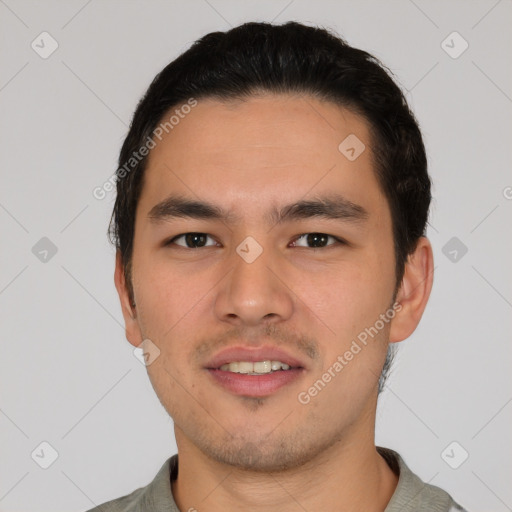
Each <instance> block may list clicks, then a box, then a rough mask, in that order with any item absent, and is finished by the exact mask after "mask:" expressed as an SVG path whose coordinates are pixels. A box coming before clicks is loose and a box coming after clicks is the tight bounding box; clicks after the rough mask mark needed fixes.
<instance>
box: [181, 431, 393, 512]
mask: <svg viewBox="0 0 512 512" xmlns="http://www.w3.org/2000/svg"><path fill="white" fill-rule="evenodd" d="M374 425H375V423H374V422H373V423H372V428H371V429H370V430H371V432H361V429H360V426H358V427H359V429H355V430H356V433H357V437H356V438H353V437H352V436H347V437H344V438H343V439H340V440H338V441H337V442H335V443H334V444H333V445H332V446H331V447H330V448H329V449H328V450H325V451H324V452H322V453H321V454H319V455H318V456H317V457H315V458H314V459H312V460H310V461H309V462H307V463H306V464H304V465H302V466H300V467H297V468H293V469H289V470H285V471H280V472H274V473H262V472H255V471H250V470H244V469H239V468H234V467H232V466H228V465H225V464H223V463H219V462H218V461H216V460H213V459H211V458H210V457H208V456H207V455H205V454H204V453H203V452H201V451H200V450H199V449H198V448H197V447H196V446H195V445H193V444H192V443H190V442H189V441H188V439H187V438H186V437H185V436H184V434H183V432H182V431H181V430H180V429H179V428H178V427H175V430H176V440H177V443H178V453H179V469H178V478H177V480H176V481H174V482H173V483H172V490H173V496H174V499H175V501H176V504H177V505H178V507H179V509H180V510H184V511H188V510H194V509H195V510H199V511H200V510H208V511H209V512H220V511H222V512H226V511H231V510H233V511H235V510H240V509H243V510H247V511H250V512H260V511H267V510H269V509H272V510H280V511H282V512H289V511H290V512H291V511H292V510H293V511H296V510H299V509H301V508H302V509H303V510H322V509H323V510H343V511H344V512H355V511H360V510H366V511H368V512H383V511H384V510H385V508H386V506H387V504H388V503H389V501H390V499H391V497H392V495H393V492H394V490H395V488H396V486H397V483H398V477H397V476H396V475H395V474H394V473H393V471H392V470H391V468H390V467H389V466H388V465H387V463H386V461H385V460H384V459H383V458H382V456H381V455H380V454H379V453H378V452H377V450H376V447H375V443H374ZM362 434H363V435H362ZM347 438H348V439H349V441H347Z"/></svg>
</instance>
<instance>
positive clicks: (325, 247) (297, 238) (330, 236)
mask: <svg viewBox="0 0 512 512" xmlns="http://www.w3.org/2000/svg"><path fill="white" fill-rule="evenodd" d="M186 235H205V236H207V237H209V238H212V239H213V237H211V236H210V235H208V233H201V232H198V231H190V232H188V233H181V234H180V235H176V236H175V237H173V238H171V239H170V240H167V241H166V242H164V247H169V246H171V245H173V244H175V241H176V240H178V239H179V238H182V237H184V236H186ZM307 235H322V236H326V237H328V238H332V239H333V240H335V242H336V243H333V244H328V245H326V246H323V247H302V246H299V247H302V248H303V249H327V248H329V247H333V246H336V245H348V243H347V242H346V241H345V240H343V239H342V238H339V237H337V236H334V235H329V234H327V233H320V232H317V231H311V232H309V233H303V234H301V235H298V236H296V237H295V238H294V239H293V242H296V241H297V240H300V239H301V238H304V237H305V236H307ZM175 245H177V244H175ZM177 247H179V248H180V249H185V250H197V249H204V248H205V247H184V246H182V245H177ZM206 247H214V246H211V245H209V246H206Z"/></svg>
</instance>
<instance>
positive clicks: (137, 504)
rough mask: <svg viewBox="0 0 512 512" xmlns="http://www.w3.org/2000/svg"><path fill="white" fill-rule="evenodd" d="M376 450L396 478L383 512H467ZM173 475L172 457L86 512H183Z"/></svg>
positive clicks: (387, 453) (175, 458)
mask: <svg viewBox="0 0 512 512" xmlns="http://www.w3.org/2000/svg"><path fill="white" fill-rule="evenodd" d="M377 450H378V452H379V453H380V454H381V455H382V456H383V457H384V459H385V460H386V462H387V463H388V465H389V467H390V468H391V469H392V470H393V471H394V472H395V474H398V475H399V478H398V485H397V487H396V489H395V492H394V493H393V496H392V497H391V500H390V502H389V503H388V506H387V507H386V509H385V510H384V512H457V511H458V512H460V511H463V512H467V511H465V509H463V508H462V507H461V506H460V505H458V504H457V503H456V502H455V501H454V500H453V499H452V498H451V496H450V495H449V494H448V493H446V492H445V491H443V490H442V489H440V488H439V487H436V486H434V485H430V484H426V483H424V482H422V481H421V480H420V478H418V477H417V476H416V475H415V474H414V473H413V472H412V471H411V470H410V469H409V468H408V467H407V465H406V464H405V462H404V461H403V459H402V457H400V455H399V454H398V453H397V452H395V451H394V450H391V449H389V448H382V447H380V446H378V447H377ZM177 475H178V456H177V455H173V456H172V457H169V458H168V459H167V460H166V461H165V462H164V464H163V466H162V467H161V468H160V470H159V471H158V473H157V475H156V476H155V478H154V479H153V480H152V481H151V482H150V483H149V484H148V485H146V486H145V487H141V488H139V489H137V490H135V491H133V492H132V493H131V494H128V495H127V496H123V497H121V498H117V499H115V500H112V501H108V502H106V503H104V504H103V505H99V506H97V507H95V508H93V509H90V510H89V511H87V512H187V511H180V509H179V508H178V506H177V505H176V503H175V501H174V498H173V495H172V489H171V480H175V479H176V477H177Z"/></svg>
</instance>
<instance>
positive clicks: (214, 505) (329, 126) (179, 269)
mask: <svg viewBox="0 0 512 512" xmlns="http://www.w3.org/2000/svg"><path fill="white" fill-rule="evenodd" d="M430 199H431V195H430V179H429V176H428V173H427V164H426V155H425V149H424V146H423V142H422V137H421V133H420V130H419V128H418V125H417V122H416V121H415V118H414V116H413V114H412V113H411V112H410V110H409V108H408V106H407V103H406V101H405V99H404V97H403V95H402V93H401V91H400V89H399V88H398V87H397V86H396V84H395V83H394V82H393V80H392V79H391V78H390V76H389V75H388V73H387V72H386V71H385V70H384V68H383V66H382V65H381V64H380V63H379V62H378V61H377V60H376V59H375V58H374V57H372V56H370V55H369V54H367V53H365V52H363V51H361V50H358V49H354V48H351V47H350V46H348V45H347V44H346V43H345V42H344V41H343V40H341V39H339V38H338V37H336V36H335V35H333V34H330V33H329V32H327V31H325V30H322V29H318V28H312V27H306V26H304V25H301V24H298V23H287V24H285V25H281V26H275V25H271V24H263V23H248V24H245V25H242V26H240V27H237V28H234V29H232V30H230V31H229V32H226V33H220V32H217V33H212V34H208V35H206V36H205V37H203V38H202V39H201V40H199V41H198V42H196V43H195V44H194V45H193V46H192V47H191V48H190V49H189V50H188V51H186V52H185V53H184V54H183V55H181V56H180V57H179V58H177V59H176V60H175V61H173V62H172V63H170V64H169V65H168V66H167V67H166V68H165V69H164V70H163V71H162V72H161V73H160V74H158V75H157V77H156V78H155V80H154V81H153V83H152V84H151V86H150V87H149V89H148V91H147V93H146V95H145V96H144V98H143V99H142V101H141V102H140V104H139V105H138V107H137V110H136V112H135V114H134V118H133V122H132V125H131V128H130V131H129V133H128V135H127V137H126V140H125V142H124V144H123V147H122V150H121V154H120V160H119V169H118V171H117V200H116V203H115V206H114V212H113V217H112V222H111V235H112V239H113V241H114V243H115V244H116V247H117V259H116V271H115V284H116V288H117V290H118V293H119V297H120V300H121V306H122V311H123V316H124V320H125V323H126V336H127V339H128V341H129V342H130V343H131V344H133V345H134V346H142V347H143V349H144V351H145V357H146V364H147V370H148V374H149V377H150V380H151V382H152V385H153V387H154V389H155V391H156V393H157V395H158V397H159V399H160V401H161V403H162V405H163V406H164V407H165V409H166V410H167V412H168V413H169V414H170V416H171V417H172V418H173V420H174V427H175V436H176V443H177V447H178V455H175V456H173V457H170V458H169V459H168V460H167V461H166V462H165V463H164V465H163V466H162V468H161V470H160V471H159V473H158V474H157V476H156V477H155V479H154V480H153V481H152V482H151V483H150V484H149V485H148V486H146V487H144V488H140V489H138V490H136V491H134V492H133V493H132V494H130V495H128V496H125V497H123V498H119V499H117V500H114V501H111V502H109V503H107V504H104V505H102V506H101V507H97V508H96V509H94V510H102V511H105V512H108V511H128V510H130V511H132V510H133V511H135V510H141V511H142V510H143V511H163V510H165V511H178V510H179V511H182V512H184V511H194V510H197V511H202V510H208V511H209V512H217V511H229V510H233V511H234V510H250V511H254V512H256V511H261V510H280V511H286V512H287V511H292V510H309V511H316V510H326V511H337V510H343V511H345V512H352V511H361V510H365V511H375V512H376V511H386V512H398V511H401V512H407V511H409V512H412V511H415V512H418V511H429V512H431V511H452V510H462V508H461V507H460V506H459V505H457V504H456V503H455V501H454V500H453V499H452V498H451V497H450V496H449V495H448V494H447V493H446V492H445V491H443V490H441V489H439V488H438V487H434V486H432V485H427V484H425V483H423V482H421V480H420V479H419V478H418V477H417V476H416V475H414V474H413V473H412V472H411V471H410V469H409V468H408V467H407V465H406V464H405V462H404V460H403V459H402V458H401V457H400V455H399V454H398V453H396V452H394V451H392V450H389V449H385V448H381V447H376V446H375V441H374V433H375V413H376V406H377V398H378V394H379V391H380V390H381V389H382V387H383V383H384V379H385V377H386V373H387V371H388V369H389V364H390V362H391V359H392V350H391V348H390V347H394V345H393V344H394V343H397V342H399V341H402V340H404V339H406V338H407V337H408V336H410V334H411V333H412V332H413V331H414V329H415V328H416V326H417V325H418V322H419V321H420V318H421V316H422V313H423V311H424V308H425V306H426V303H427V301H428V298H429V294H430V290H431V287H432V279H433V277H432V273H433V257H432V249H431V246H430V243H429V241H428V240H427V238H425V236H424V234H425V228H426V222H427V216H428V208H429V204H430Z"/></svg>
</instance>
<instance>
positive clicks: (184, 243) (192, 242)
mask: <svg viewBox="0 0 512 512" xmlns="http://www.w3.org/2000/svg"><path fill="white" fill-rule="evenodd" d="M208 238H210V240H212V241H213V244H207V240H208ZM172 244H175V245H179V246H180V247H185V248H186V249H200V248H201V247H211V246H212V245H216V244H217V242H216V241H215V240H213V238H211V237H210V236H209V235H208V234H207V233H182V234H181V235H177V236H175V237H174V238H172V239H171V240H169V241H168V242H166V243H165V244H164V245H165V246H170V245H172Z"/></svg>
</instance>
